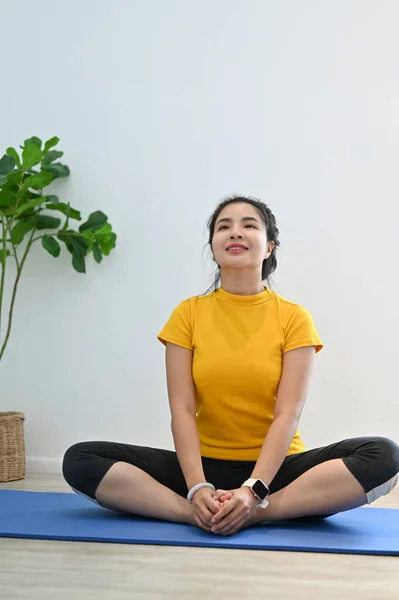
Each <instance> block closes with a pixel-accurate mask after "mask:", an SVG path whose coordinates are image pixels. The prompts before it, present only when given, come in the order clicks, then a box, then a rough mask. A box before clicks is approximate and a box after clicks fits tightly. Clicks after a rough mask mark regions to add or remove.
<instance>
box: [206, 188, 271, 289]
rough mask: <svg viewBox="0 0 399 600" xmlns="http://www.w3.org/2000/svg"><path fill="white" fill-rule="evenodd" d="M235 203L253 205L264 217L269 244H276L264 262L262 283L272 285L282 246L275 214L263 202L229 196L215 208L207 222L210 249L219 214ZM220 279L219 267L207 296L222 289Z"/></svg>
mask: <svg viewBox="0 0 399 600" xmlns="http://www.w3.org/2000/svg"><path fill="white" fill-rule="evenodd" d="M233 202H246V203H247V204H251V205H252V206H254V207H255V208H256V209H257V210H258V212H259V214H260V216H261V217H262V220H263V222H264V224H265V227H266V235H267V240H268V241H269V242H274V248H273V250H272V253H271V254H270V256H269V257H268V258H266V259H265V260H264V261H263V264H262V281H267V283H268V285H270V275H271V274H272V273H274V271H275V270H276V268H277V258H276V251H277V248H278V247H279V246H280V241H279V239H278V236H279V230H278V229H277V225H276V218H275V216H274V214H273V213H272V211H271V210H270V208H269V207H268V206H267V205H266V204H265V203H264V202H262V201H261V200H257V199H256V198H252V197H247V196H229V197H228V198H225V199H224V200H222V201H221V202H220V203H219V204H218V205H217V207H216V208H215V210H214V212H213V213H212V215H211V216H210V217H209V220H208V222H207V229H208V231H209V237H208V242H207V244H209V247H210V248H211V249H212V239H213V234H214V231H215V223H216V221H217V218H218V216H219V214H220V213H221V211H222V210H223V209H224V208H225V207H226V206H228V205H229V204H232V203H233ZM213 260H214V259H213ZM214 262H216V261H215V260H214ZM220 279H221V277H220V267H219V265H218V266H217V269H216V271H215V273H214V281H213V283H212V285H211V286H210V288H209V289H208V290H207V291H206V292H205V294H208V293H210V292H213V291H215V290H217V289H218V288H219V287H220V285H219V284H220Z"/></svg>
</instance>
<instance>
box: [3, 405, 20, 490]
mask: <svg viewBox="0 0 399 600" xmlns="http://www.w3.org/2000/svg"><path fill="white" fill-rule="evenodd" d="M24 420H25V415H24V414H23V413H21V412H0V483H4V482H5V481H15V480H16V479H23V478H24V477H25V467H26V459H25V439H24Z"/></svg>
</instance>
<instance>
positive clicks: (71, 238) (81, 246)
mask: <svg viewBox="0 0 399 600" xmlns="http://www.w3.org/2000/svg"><path fill="white" fill-rule="evenodd" d="M57 237H58V239H59V240H61V241H62V242H64V244H65V245H66V247H67V248H68V250H69V252H71V253H72V254H73V252H80V254H82V255H83V256H85V255H86V254H87V249H88V247H89V243H88V241H87V240H86V239H85V238H84V237H83V235H79V234H78V233H77V232H76V231H74V230H73V229H68V230H67V231H59V232H58V234H57Z"/></svg>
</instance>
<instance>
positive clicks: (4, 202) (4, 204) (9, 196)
mask: <svg viewBox="0 0 399 600" xmlns="http://www.w3.org/2000/svg"><path fill="white" fill-rule="evenodd" d="M16 203H17V197H16V195H15V194H13V193H12V192H10V191H9V190H1V191H0V208H11V207H14V206H15V205H16Z"/></svg>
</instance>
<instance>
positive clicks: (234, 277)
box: [221, 269, 265, 296]
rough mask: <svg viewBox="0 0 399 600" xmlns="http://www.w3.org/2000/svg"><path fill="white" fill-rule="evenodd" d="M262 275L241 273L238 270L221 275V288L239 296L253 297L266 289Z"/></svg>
mask: <svg viewBox="0 0 399 600" xmlns="http://www.w3.org/2000/svg"><path fill="white" fill-rule="evenodd" d="M260 277H261V275H260V273H257V274H256V276H254V274H253V273H248V274H246V273H243V272H242V273H240V272H239V271H238V270H237V269H234V270H231V271H230V272H227V273H226V272H222V273H221V287H222V289H224V290H225V291H226V292H229V293H230V294H235V295H237V296H253V295H254V294H260V292H263V290H264V289H265V286H264V285H263V283H262V281H261V279H260Z"/></svg>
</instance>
